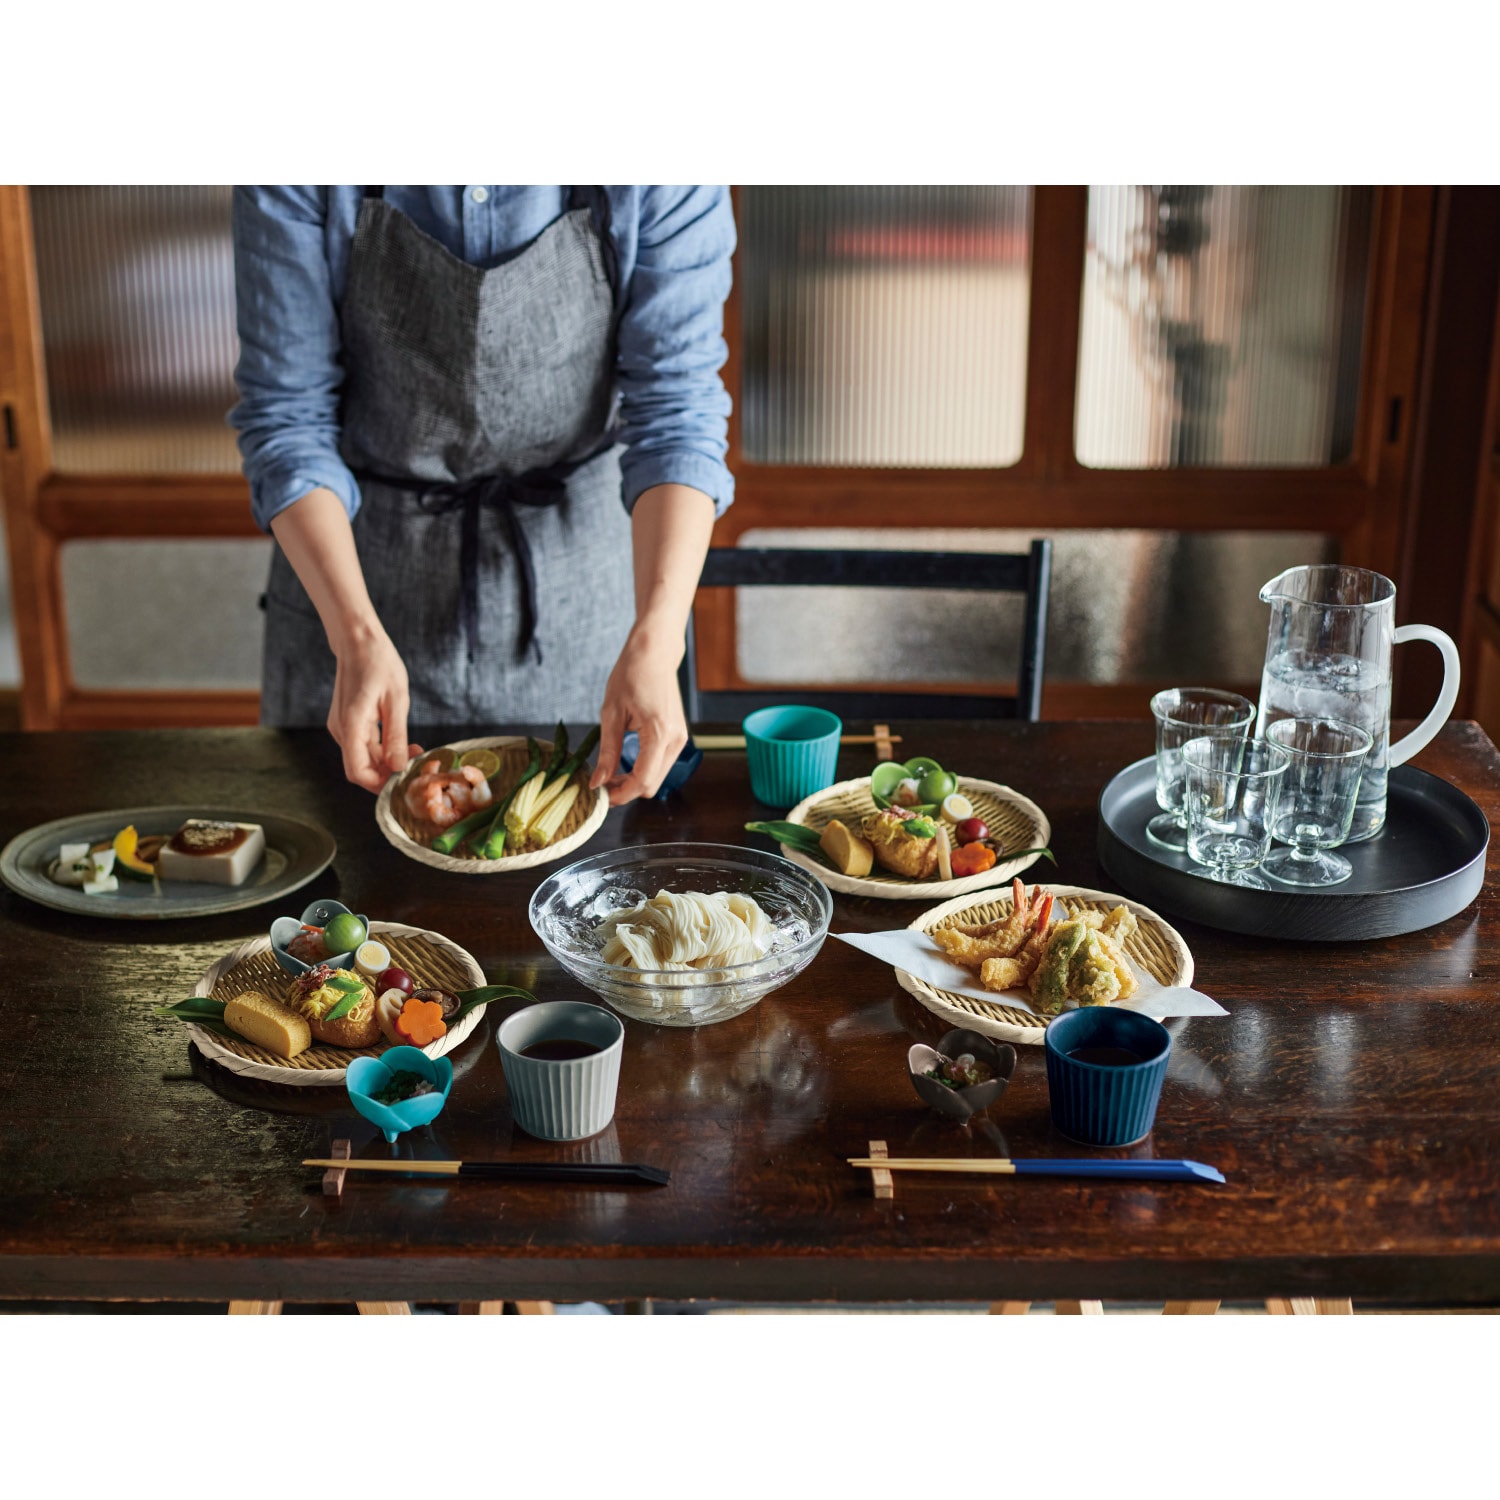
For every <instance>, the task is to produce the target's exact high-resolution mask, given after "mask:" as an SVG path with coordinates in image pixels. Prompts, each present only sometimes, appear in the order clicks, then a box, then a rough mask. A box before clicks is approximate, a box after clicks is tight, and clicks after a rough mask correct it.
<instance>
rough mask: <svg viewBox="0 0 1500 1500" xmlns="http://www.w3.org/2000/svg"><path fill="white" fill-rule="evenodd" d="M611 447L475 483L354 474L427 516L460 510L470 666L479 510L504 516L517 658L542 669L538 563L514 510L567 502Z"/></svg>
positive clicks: (474, 650) (461, 603)
mask: <svg viewBox="0 0 1500 1500" xmlns="http://www.w3.org/2000/svg"><path fill="white" fill-rule="evenodd" d="M613 445H614V439H613V438H612V437H611V438H608V439H606V440H605V441H604V442H603V443H601V444H600V445H599V446H598V447H596V448H595V449H593V451H592V452H589V453H587V454H585V455H584V456H583V457H582V458H579V459H574V460H572V461H571V462H566V463H557V464H550V465H548V466H547V467H546V468H543V469H529V470H527V472H526V473H524V474H518V475H515V476H513V477H512V476H507V475H504V474H481V475H479V476H478V477H477V478H474V479H464V480H439V481H432V482H424V481H422V480H416V479H395V478H392V477H391V476H390V475H388V474H376V473H373V472H371V471H369V470H359V469H356V470H354V475H355V478H357V479H359V480H360V481H364V480H367V479H368V480H372V481H374V482H375V483H377V484H384V485H388V486H390V487H391V488H393V489H399V490H407V491H409V492H410V493H412V494H413V495H415V496H416V500H417V504H418V505H419V506H420V507H421V509H422V510H423V511H424V512H425V513H426V514H427V515H430V516H442V515H448V514H450V513H451V512H453V511H455V510H460V509H461V510H462V511H463V515H462V517H461V518H460V523H459V572H458V579H459V590H458V611H459V619H460V621H461V622H462V625H463V631H464V640H465V643H466V644H467V647H468V653H469V661H470V662H473V661H474V660H475V658H476V657H477V655H478V652H479V513H480V510H481V509H482V508H483V507H485V506H491V507H493V508H494V509H496V510H499V511H501V512H502V513H503V514H504V516H505V521H506V525H507V527H508V528H509V530H510V540H511V546H512V548H513V550H514V552H515V554H516V563H517V565H518V567H519V568H520V573H521V641H520V647H521V653H522V655H523V656H524V655H530V656H531V658H532V660H533V661H535V662H536V663H537V664H538V665H540V664H541V660H542V643H541V641H540V640H538V639H537V627H538V625H539V624H540V623H541V607H540V602H539V600H538V598H537V586H536V564H535V562H534V561H533V560H532V556H531V543H530V542H529V541H527V539H526V529H525V527H523V526H522V525H521V519H520V517H519V516H518V515H517V514H516V510H517V507H518V506H522V505H529V506H532V507H534V508H535V509H538V510H545V509H550V508H551V507H552V506H555V505H561V504H562V502H563V501H564V500H566V499H567V498H568V479H569V478H570V477H571V476H572V475H573V474H575V473H577V471H578V470H579V469H581V468H582V467H583V466H584V465H585V464H586V463H590V462H592V461H593V460H594V459H596V458H598V457H599V455H600V454H601V453H604V452H607V451H608V450H609V448H611V447H612V446H613Z"/></svg>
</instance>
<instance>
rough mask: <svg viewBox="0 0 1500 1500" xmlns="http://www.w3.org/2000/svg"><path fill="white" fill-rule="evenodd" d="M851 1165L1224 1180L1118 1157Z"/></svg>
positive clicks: (1217, 1174)
mask: <svg viewBox="0 0 1500 1500" xmlns="http://www.w3.org/2000/svg"><path fill="white" fill-rule="evenodd" d="M848 1161H849V1165H850V1166H851V1167H870V1168H874V1167H884V1168H885V1170H886V1171H888V1172H977V1173H982V1174H983V1175H985V1176H990V1177H1010V1176H1016V1177H1027V1176H1035V1177H1129V1178H1134V1179H1136V1180H1137V1181H1139V1180H1142V1179H1144V1180H1146V1181H1152V1182H1223V1180H1224V1174H1223V1173H1222V1172H1221V1171H1219V1169H1218V1168H1217V1167H1210V1166H1207V1165H1205V1163H1203V1162H1201V1161H1155V1160H1150V1159H1143V1160H1120V1159H1119V1158H1116V1157H1088V1156H1078V1157H1067V1156H1063V1157H1055V1158H1048V1157H1024V1156H1018V1157H1015V1158H1007V1157H1003V1156H981V1157H962V1156H955V1157H946V1156H943V1157H936V1156H908V1157H900V1156H893V1157H890V1158H889V1159H887V1158H885V1157H876V1156H851V1157H849V1158H848Z"/></svg>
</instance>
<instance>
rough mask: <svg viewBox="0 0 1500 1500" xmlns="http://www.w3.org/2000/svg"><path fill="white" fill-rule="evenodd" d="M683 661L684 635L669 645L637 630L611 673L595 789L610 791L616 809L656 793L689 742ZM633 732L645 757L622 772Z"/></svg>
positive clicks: (591, 780)
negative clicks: (680, 677) (681, 686)
mask: <svg viewBox="0 0 1500 1500" xmlns="http://www.w3.org/2000/svg"><path fill="white" fill-rule="evenodd" d="M681 659H682V637H681V635H678V636H677V637H676V640H675V641H673V640H671V638H670V637H668V641H667V643H666V644H663V643H662V641H661V640H660V638H659V637H658V638H656V639H653V638H651V637H650V636H649V635H648V634H647V633H646V632H644V631H642V630H641V629H640V628H639V627H637V629H635V630H633V631H631V633H630V637H629V639H628V640H627V641H626V642H625V649H624V650H623V651H621V653H620V659H619V660H618V661H617V662H616V663H615V669H614V671H613V672H611V673H610V674H609V685H608V686H607V687H606V688H605V690H604V707H603V708H602V710H601V711H600V714H599V759H598V762H597V764H596V765H595V766H594V774H593V775H592V776H591V777H590V778H589V786H590V787H600V786H603V787H605V788H607V790H608V792H609V800H610V805H611V806H613V807H619V806H620V804H621V803H622V802H632V801H634V800H635V798H637V797H650V796H653V795H655V793H656V791H657V789H658V788H659V787H660V786H661V784H662V781H663V779H664V778H665V777H666V774H667V772H668V771H669V770H670V769H671V766H672V763H673V761H675V760H676V759H677V757H678V755H679V754H680V753H681V751H682V747H683V746H684V745H685V744H687V738H688V731H687V720H686V718H684V716H683V712H682V694H681V692H680V691H679V690H678V686H677V664H678V662H679V661H680V660H681ZM631 729H633V730H635V732H636V733H637V734H638V735H640V737H641V749H640V754H639V755H638V756H637V758H636V762H635V765H634V766H633V767H632V768H631V770H630V772H629V774H621V773H620V770H619V766H620V747H621V745H622V743H623V742H624V739H625V734H626V732H627V731H628V730H631Z"/></svg>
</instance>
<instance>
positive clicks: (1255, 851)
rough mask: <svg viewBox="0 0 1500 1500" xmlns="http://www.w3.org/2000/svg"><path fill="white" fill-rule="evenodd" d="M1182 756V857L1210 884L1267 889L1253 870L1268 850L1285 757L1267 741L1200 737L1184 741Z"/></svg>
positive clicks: (1288, 759) (1287, 760) (1286, 762)
mask: <svg viewBox="0 0 1500 1500" xmlns="http://www.w3.org/2000/svg"><path fill="white" fill-rule="evenodd" d="M1182 758H1183V760H1184V761H1185V762H1186V763H1187V788H1186V792H1185V794H1184V802H1185V805H1186V811H1187V825H1188V854H1189V855H1190V856H1191V857H1192V858H1193V859H1194V860H1196V861H1197V863H1199V864H1200V865H1204V866H1206V867H1207V869H1208V873H1209V874H1210V875H1211V876H1212V877H1213V879H1215V880H1222V881H1225V882H1227V883H1228V884H1230V885H1244V886H1250V887H1252V888H1253V889H1255V890H1258V891H1268V890H1270V889H1271V887H1270V886H1269V885H1267V884H1266V882H1265V881H1264V880H1262V879H1261V877H1260V876H1259V875H1257V874H1256V873H1255V867H1256V865H1258V864H1259V863H1260V862H1261V861H1262V860H1263V859H1264V858H1265V857H1266V855H1267V853H1268V852H1269V851H1270V848H1271V823H1272V820H1273V819H1274V818H1275V816H1276V806H1277V801H1278V799H1279V797H1280V794H1281V785H1282V782H1283V780H1284V779H1285V777H1286V773H1287V768H1288V767H1289V766H1290V765H1291V763H1292V758H1291V756H1290V755H1289V754H1288V753H1287V751H1286V750H1284V749H1283V748H1282V747H1281V746H1280V745H1278V744H1275V743H1274V742H1272V741H1270V740H1249V741H1246V740H1235V739H1224V738H1221V737H1218V736H1213V737H1209V736H1205V737H1202V738H1199V739H1196V740H1189V741H1188V742H1187V744H1186V745H1184V746H1183V747H1182Z"/></svg>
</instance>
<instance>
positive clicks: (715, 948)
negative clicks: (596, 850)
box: [598, 891, 775, 969]
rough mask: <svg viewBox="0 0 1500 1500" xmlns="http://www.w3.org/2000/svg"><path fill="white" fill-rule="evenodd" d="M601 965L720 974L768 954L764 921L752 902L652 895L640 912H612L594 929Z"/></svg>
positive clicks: (719, 896)
mask: <svg viewBox="0 0 1500 1500" xmlns="http://www.w3.org/2000/svg"><path fill="white" fill-rule="evenodd" d="M598 935H599V936H601V937H602V938H603V939H604V950H603V952H602V954H601V955H600V956H601V957H602V958H603V959H604V961H605V963H607V964H618V965H620V966H621V967H624V968H632V969H722V968H728V967H729V966H730V965H732V964H747V963H753V962H754V961H755V960H756V959H757V958H762V957H764V956H765V955H766V954H767V953H769V952H770V951H771V944H772V940H773V938H774V936H775V933H774V929H773V928H772V926H771V922H770V919H769V918H768V917H767V916H766V914H765V912H763V911H762V910H761V909H760V907H759V906H758V905H757V904H756V901H755V898H754V897H753V896H742V895H739V894H737V893H735V894H731V893H730V892H727V891H715V892H714V893H713V894H711V895H704V894H703V893H702V892H701V891H684V892H683V893H682V894H681V895H677V894H674V893H673V892H672V891H658V892H657V893H656V895H655V896H653V897H652V898H651V900H649V901H647V902H646V903H645V904H644V905H643V906H633V907H629V908H625V909H622V910H620V911H612V912H611V913H610V914H609V915H608V916H607V917H606V918H605V919H604V921H603V923H602V924H601V925H600V927H599V929H598Z"/></svg>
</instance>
